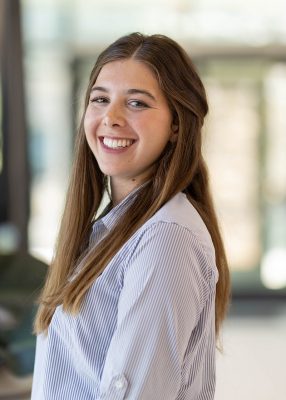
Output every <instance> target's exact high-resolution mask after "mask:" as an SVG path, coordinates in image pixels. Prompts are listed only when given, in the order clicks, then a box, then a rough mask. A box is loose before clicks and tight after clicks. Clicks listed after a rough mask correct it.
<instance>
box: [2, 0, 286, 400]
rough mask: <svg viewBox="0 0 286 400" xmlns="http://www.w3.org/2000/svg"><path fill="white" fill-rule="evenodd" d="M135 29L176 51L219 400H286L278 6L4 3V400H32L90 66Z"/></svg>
mask: <svg viewBox="0 0 286 400" xmlns="http://www.w3.org/2000/svg"><path fill="white" fill-rule="evenodd" d="M133 31H141V32H143V33H147V34H151V33H162V34H166V35H168V36H171V37H172V38H173V39H175V40H177V41H178V42H179V43H181V44H182V45H183V47H184V48H185V49H186V50H187V51H188V52H189V54H190V55H191V57H192V59H193V61H194V63H195V64H196V66H197V68H198V70H199V72H200V75H201V77H202V79H203V82H204V83H205V86H206V89H207V93H208V100H209V104H210V113H209V115H208V117H207V120H206V124H205V128H204V154H205V158H206V160H207V163H208V166H209V171H210V177H211V185H212V190H213V195H214V200H215V205H216V209H217V212H218V215H219V220H220V223H221V227H222V232H223V236H224V239H225V244H226V250H227V255H228V259H229V263H230V267H231V274H232V285H233V298H232V303H231V306H230V310H229V315H228V318H227V320H226V323H225V327H224V331H223V335H222V341H223V346H224V353H223V354H222V355H221V354H219V355H218V363H217V377H218V382H217V394H216V400H240V399H244V400H283V399H285V398H286V379H285V360H286V302H285V299H286V117H285V113H286V3H285V1H284V0H272V1H271V2H266V3H263V4H262V2H261V1H260V0H248V1H246V0H233V1H231V2H230V1H227V0H144V2H136V1H134V0H133V1H132V0H104V1H99V0H85V1H82V0H22V1H18V0H0V45H1V48H0V49H1V66H0V73H1V81H0V88H1V92H0V121H1V125H0V260H1V261H0V290H1V292H0V399H8V398H9V399H12V398H14V399H24V398H29V390H30V385H31V379H32V375H31V374H32V367H33V357H34V344H35V339H34V337H33V336H32V335H31V323H32V318H33V315H34V311H35V310H34V307H35V306H34V301H35V298H36V295H37V293H38V289H39V287H40V286H41V284H42V282H43V279H44V275H45V271H46V265H47V264H48V263H49V262H50V260H51V257H52V254H53V246H54V243H55V239H56V234H57V230H58V227H59V220H60V216H61V212H62V207H63V203H64V199H65V190H66V188H67V182H68V176H69V171H70V166H71V161H72V152H73V143H74V136H75V132H76V129H77V126H78V123H79V116H80V112H81V107H82V101H83V94H84V90H85V87H86V85H87V82H88V78H89V73H90V70H91V68H92V66H93V64H94V62H95V60H96V58H97V55H98V54H99V53H100V51H101V50H102V49H103V48H104V47H105V46H106V45H108V44H109V43H110V42H112V41H113V40H115V39H116V38H118V37H119V36H121V35H124V34H127V33H130V32H133Z"/></svg>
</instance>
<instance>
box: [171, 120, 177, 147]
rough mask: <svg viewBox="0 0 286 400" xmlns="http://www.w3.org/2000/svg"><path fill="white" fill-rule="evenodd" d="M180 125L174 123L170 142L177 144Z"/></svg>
mask: <svg viewBox="0 0 286 400" xmlns="http://www.w3.org/2000/svg"><path fill="white" fill-rule="evenodd" d="M178 132H179V125H177V124H176V123H174V122H173V123H172V125H171V134H170V142H171V143H175V142H176V141H177V139H178Z"/></svg>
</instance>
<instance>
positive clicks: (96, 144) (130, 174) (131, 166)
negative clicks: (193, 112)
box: [84, 59, 174, 192]
mask: <svg viewBox="0 0 286 400" xmlns="http://www.w3.org/2000/svg"><path fill="white" fill-rule="evenodd" d="M84 129H85V133H86V139H87V142H88V145H89V147H90V149H91V151H92V152H93V154H94V156H95V158H96V160H97V162H98V165H99V168H100V170H101V171H102V172H103V173H104V174H105V175H108V176H110V177H111V187H112V189H113V190H115V189H116V188H119V187H120V185H121V186H122V185H123V186H125V187H128V188H129V189H128V191H129V192H130V191H131V190H132V189H133V188H135V187H137V186H138V185H140V184H141V183H143V182H144V181H146V179H148V178H149V177H150V175H151V174H152V167H153V166H154V163H155V162H156V161H157V160H158V158H159V157H160V155H161V153H162V152H163V150H164V148H165V146H166V144H167V142H168V141H169V140H170V138H171V137H172V136H173V135H174V132H173V130H172V113H171V111H170V109H169V106H168V103H167V100H166V98H165V97H164V95H163V92H162V90H161V89H160V87H159V84H158V82H157V79H156V78H155V76H154V74H153V73H152V72H151V70H150V69H149V68H148V67H147V66H146V65H145V64H143V63H142V62H140V61H136V60H133V59H127V60H120V61H113V62H110V63H108V64H106V65H105V66H104V67H103V68H102V69H101V71H100V73H99V75H98V77H97V79H96V82H95V84H94V85H93V87H92V90H91V94H90V99H89V104H88V107H87V110H86V113H85V118H84Z"/></svg>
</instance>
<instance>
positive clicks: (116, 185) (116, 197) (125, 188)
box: [110, 178, 142, 207]
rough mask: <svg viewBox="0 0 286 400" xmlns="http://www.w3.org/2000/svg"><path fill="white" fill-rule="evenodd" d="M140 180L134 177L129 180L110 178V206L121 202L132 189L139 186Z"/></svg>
mask: <svg viewBox="0 0 286 400" xmlns="http://www.w3.org/2000/svg"><path fill="white" fill-rule="evenodd" d="M141 183H142V182H139V181H137V180H136V179H130V180H119V181H118V180H114V179H112V178H111V182H110V187H111V199H112V206H113V207H115V206H117V204H119V203H121V201H122V200H124V199H125V197H127V196H128V195H129V194H130V193H131V192H132V191H133V190H134V189H136V188H137V187H139V186H140V184H141Z"/></svg>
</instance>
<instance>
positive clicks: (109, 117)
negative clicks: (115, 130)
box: [103, 104, 126, 127]
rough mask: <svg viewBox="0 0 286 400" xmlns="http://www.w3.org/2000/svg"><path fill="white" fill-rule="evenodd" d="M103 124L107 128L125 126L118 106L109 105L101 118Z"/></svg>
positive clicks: (121, 111)
mask: <svg viewBox="0 0 286 400" xmlns="http://www.w3.org/2000/svg"><path fill="white" fill-rule="evenodd" d="M103 124H104V125H105V126H108V127H116V126H118V127H123V126H125V124H126V121H125V116H124V113H123V110H122V109H121V107H120V106H118V105H114V104H113V105H112V104H110V105H109V106H108V108H107V109H106V113H105V115H104V117H103Z"/></svg>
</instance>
